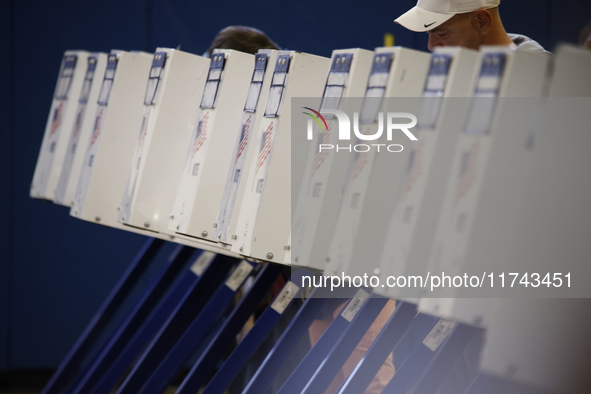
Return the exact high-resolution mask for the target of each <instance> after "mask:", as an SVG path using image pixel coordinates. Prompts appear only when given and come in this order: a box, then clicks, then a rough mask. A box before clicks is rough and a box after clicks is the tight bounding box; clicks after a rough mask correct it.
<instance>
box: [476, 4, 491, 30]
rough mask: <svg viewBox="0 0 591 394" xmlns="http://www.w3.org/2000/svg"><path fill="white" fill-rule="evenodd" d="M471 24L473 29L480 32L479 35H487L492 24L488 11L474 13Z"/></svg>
mask: <svg viewBox="0 0 591 394" xmlns="http://www.w3.org/2000/svg"><path fill="white" fill-rule="evenodd" d="M472 23H473V25H474V27H475V28H476V29H477V30H478V31H479V32H480V34H482V35H485V34H486V33H488V31H489V30H490V27H491V23H492V15H491V13H490V11H489V10H478V11H475V12H474V14H473V19H472Z"/></svg>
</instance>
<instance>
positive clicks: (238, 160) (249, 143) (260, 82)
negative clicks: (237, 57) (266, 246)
mask: <svg viewBox="0 0 591 394" xmlns="http://www.w3.org/2000/svg"><path fill="white" fill-rule="evenodd" d="M277 53H278V51H276V50H272V49H261V50H259V52H258V53H257V54H256V55H255V65H254V71H253V73H252V79H251V81H250V86H249V88H248V95H247V96H246V103H245V104H244V110H243V114H242V120H241V121H240V123H239V125H237V126H238V127H237V128H236V136H235V141H236V142H235V143H234V151H233V153H232V157H231V162H230V168H229V170H228V174H227V175H226V183H225V185H224V192H223V194H222V199H221V202H220V206H219V210H218V214H217V219H216V221H215V223H214V226H213V227H214V228H215V234H209V233H208V234H207V236H205V237H204V238H206V239H210V240H215V241H218V242H220V243H222V244H226V245H231V244H232V243H233V241H234V240H233V237H232V236H233V235H234V234H235V233H236V223H237V222H238V214H237V213H236V214H235V212H237V211H238V210H239V208H240V204H241V202H242V198H243V196H244V190H245V189H246V181H243V180H244V179H245V177H246V173H247V163H250V161H251V160H252V157H253V156H255V155H256V154H257V153H258V152H257V150H256V149H255V148H252V147H253V146H255V145H256V144H254V143H253V141H254V137H255V133H256V131H257V130H258V129H259V128H260V124H261V121H262V119H263V112H264V110H265V105H266V103H267V96H268V95H269V86H270V85H271V78H272V76H273V65H274V64H275V61H276V60H277ZM205 224H207V222H205Z"/></svg>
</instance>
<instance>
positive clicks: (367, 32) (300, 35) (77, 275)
mask: <svg viewBox="0 0 591 394" xmlns="http://www.w3.org/2000/svg"><path fill="white" fill-rule="evenodd" d="M414 4H415V1H414V0H390V1H369V2H365V1H352V0H340V1H335V0H326V1H311V0H302V1H290V0H275V1H272V2H271V1H268V2H265V1H260V0H254V1H249V2H238V1H211V2H204V1H165V0H129V1H115V0H103V1H73V0H59V1H56V0H54V1H40V0H33V1H31V0H18V1H17V0H0V53H1V56H0V120H1V122H2V123H1V126H0V130H1V133H2V141H1V142H0V184H1V185H2V187H0V191H1V192H0V371H6V370H10V369H23V368H55V367H56V366H57V365H58V363H59V362H60V360H61V359H62V358H63V357H64V355H65V354H66V352H67V351H68V349H69V348H70V347H71V346H72V344H73V343H74V341H75V340H76V338H77V336H78V335H79V334H80V332H81V331H82V329H83V328H84V327H85V325H86V324H87V323H88V321H89V320H90V318H91V317H92V315H93V314H94V312H95V311H96V309H97V308H98V306H99V305H100V303H101V301H102V300H103V299H104V298H105V296H106V295H107V293H108V291H109V289H110V288H111V287H112V286H113V285H114V284H115V282H116V280H117V278H118V277H119V276H120V275H121V274H122V272H123V271H124V269H125V268H126V267H127V265H128V264H129V262H130V261H131V259H132V258H133V256H134V254H135V253H136V251H137V250H138V249H139V248H140V246H141V245H142V243H143V242H144V238H143V237H142V236H139V235H134V234H131V233H126V232H122V231H119V230H115V229H110V228H106V227H102V226H97V225H95V224H91V223H86V222H83V221H80V220H77V219H73V218H71V217H70V216H69V215H68V210H67V209H66V208H64V207H60V206H55V205H52V204H49V203H44V202H41V201H37V200H32V199H30V198H29V196H28V194H29V186H30V182H31V179H32V176H33V171H34V168H35V162H36V159H37V155H38V151H39V147H40V145H41V139H42V137H43V131H44V127H45V122H46V119H47V114H48V111H49V106H50V103H51V97H52V94H53V89H54V85H55V81H56V77H57V72H58V69H59V65H60V60H61V56H62V54H63V52H64V51H65V50H66V49H86V50H91V51H105V52H106V51H109V50H110V49H112V48H117V49H125V50H144V51H148V52H152V51H154V49H155V48H156V47H158V46H164V47H177V46H179V45H180V46H181V49H182V50H185V51H187V52H192V53H196V54H201V53H203V52H204V51H205V50H206V49H207V47H208V46H209V43H210V41H211V39H212V37H213V36H214V35H215V33H216V32H217V31H218V30H220V29H221V28H223V27H225V26H227V25H232V24H243V25H250V26H255V27H258V28H259V29H262V30H264V31H265V32H266V33H267V34H268V35H269V36H270V37H271V38H272V39H273V40H275V41H276V42H277V43H278V44H280V45H281V46H282V47H284V48H288V49H296V50H300V51H304V52H309V53H313V54H317V55H323V56H330V54H331V51H332V50H333V49H339V48H352V47H361V48H367V49H373V48H374V47H377V46H381V45H382V44H383V36H384V34H385V33H393V34H394V35H395V38H396V44H397V45H403V46H407V47H413V48H417V49H423V50H426V42H427V36H426V34H415V33H411V32H408V31H406V30H405V29H403V28H401V27H400V26H397V25H395V24H394V23H392V20H393V19H394V18H395V17H397V16H398V15H400V14H401V13H403V12H404V11H406V10H407V9H409V8H410V7H412V6H413V5H414ZM532 5H535V7H532ZM501 14H502V17H503V21H504V23H505V27H506V28H507V30H508V31H509V32H515V33H522V34H525V35H529V36H531V37H532V38H535V39H537V40H538V41H539V42H540V43H542V45H544V46H545V47H546V48H548V49H552V48H553V47H554V45H555V44H556V43H557V42H559V41H570V42H576V40H577V38H578V33H579V31H580V29H581V28H582V27H583V26H584V25H585V23H587V22H588V20H589V19H591V2H589V1H588V0H540V1H537V2H535V3H534V2H531V1H527V2H526V1H523V0H521V1H520V0H503V4H502V5H501Z"/></svg>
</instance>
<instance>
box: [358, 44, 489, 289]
mask: <svg viewBox="0 0 591 394" xmlns="http://www.w3.org/2000/svg"><path fill="white" fill-rule="evenodd" d="M479 59H480V56H479V54H478V52H475V51H472V50H468V49H463V48H458V47H438V48H436V49H435V51H434V52H433V55H432V56H431V62H430V67H429V72H428V75H427V79H426V82H425V85H424V89H423V92H422V99H421V101H420V104H419V109H418V124H417V126H416V127H415V135H416V137H417V139H418V141H417V142H416V144H415V145H414V146H413V147H412V150H411V152H409V157H408V164H407V165H406V168H405V172H404V174H403V175H402V178H401V180H400V186H399V187H398V188H397V190H394V193H397V195H395V196H393V197H392V196H390V198H391V200H390V201H391V203H390V204H389V207H388V208H386V211H385V212H383V213H384V214H385V215H386V217H383V218H381V217H377V218H374V217H368V218H367V219H369V220H365V221H364V222H363V224H364V226H365V229H364V231H368V232H372V233H373V232H375V233H376V236H374V238H377V239H376V240H375V241H376V242H374V243H371V242H363V243H360V244H358V245H356V248H355V251H354V253H353V261H357V260H359V259H367V260H369V261H377V262H378V263H379V268H378V269H377V271H376V272H373V273H374V274H376V275H378V276H379V277H380V278H381V279H382V280H385V278H386V277H387V276H389V275H401V274H404V273H408V272H412V270H411V269H409V267H410V268H412V269H416V270H420V269H421V268H424V267H425V266H426V262H427V261H428V257H429V256H428V248H425V245H428V244H429V242H430V240H431V241H432V239H433V236H434V233H435V224H436V223H435V220H433V218H434V217H436V216H437V214H438V213H439V210H440V208H441V205H442V201H441V194H442V193H443V191H444V189H445V181H446V179H447V177H448V176H449V171H450V167H451V162H452V158H453V155H452V154H451V153H452V152H453V150H454V149H455V146H456V144H457V141H458V139H459V136H460V129H461V126H462V122H463V117H464V116H465V114H466V111H467V109H468V105H469V103H468V100H467V99H465V97H469V96H470V95H471V94H472V93H473V91H474V82H475V77H476V73H477V71H478V69H479V65H480V62H479ZM385 205H386V206H388V204H387V203H385ZM372 220H378V221H380V223H381V226H384V225H387V227H385V230H384V231H383V233H384V234H385V237H383V238H380V236H379V234H380V231H379V229H376V228H375V227H374V226H373V225H372V223H371V221H372ZM384 220H387V222H385V221H384ZM380 228H384V227H380ZM364 241H365V239H364ZM397 290H398V289H395V288H389V287H386V288H377V289H376V290H375V291H376V292H377V293H379V294H383V295H395V293H396V291H397Z"/></svg>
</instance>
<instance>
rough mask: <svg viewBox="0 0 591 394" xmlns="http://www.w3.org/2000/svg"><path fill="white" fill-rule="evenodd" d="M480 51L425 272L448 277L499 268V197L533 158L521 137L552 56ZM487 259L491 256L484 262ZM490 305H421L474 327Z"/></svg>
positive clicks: (507, 233)
mask: <svg viewBox="0 0 591 394" xmlns="http://www.w3.org/2000/svg"><path fill="white" fill-rule="evenodd" d="M480 54H481V66H480V70H479V75H478V77H477V78H478V80H477V82H476V84H475V90H474V100H473V102H472V104H471V107H470V109H469V110H468V113H467V116H466V119H465V121H464V125H463V127H462V135H461V136H460V138H459V141H458V144H457V145H456V149H455V153H454V158H453V162H452V166H451V173H450V174H449V176H448V178H447V184H446V190H445V192H444V194H443V199H444V200H443V205H442V208H441V212H440V215H439V219H438V223H437V230H436V235H435V239H434V243H433V246H432V249H431V252H430V253H431V257H430V261H429V266H428V271H430V272H434V273H435V272H436V273H439V272H442V271H443V272H445V273H446V274H447V275H451V276H454V275H460V276H461V275H463V274H464V272H470V271H471V270H474V272H478V273H480V274H482V273H483V272H486V269H487V268H488V270H489V271H490V269H491V267H494V268H498V269H501V270H502V267H501V264H503V263H504V262H505V260H504V259H503V256H502V251H500V250H497V248H496V247H495V245H496V243H497V242H498V239H500V238H501V237H511V230H512V229H511V228H510V227H509V228H505V227H504V226H503V219H504V220H510V218H511V217H512V215H514V211H513V210H511V209H507V207H504V208H502V209H499V202H500V201H505V199H507V200H508V201H518V200H520V198H521V194H522V185H523V181H524V179H525V178H524V177H525V176H527V170H528V168H529V164H530V161H531V150H530V149H528V144H527V140H528V137H529V136H530V134H531V132H532V129H533V127H534V126H535V123H534V121H535V119H536V116H539V114H540V112H539V111H540V107H539V105H540V101H539V100H536V99H535V98H536V97H541V96H543V95H544V94H546V91H547V82H548V81H547V78H548V69H549V68H548V67H549V62H550V60H551V58H550V56H549V55H547V54H544V53H528V52H523V51H518V50H511V49H509V48H507V47H485V48H483V49H481V51H480ZM517 97H518V98H530V100H527V101H526V100H523V99H522V100H521V101H520V102H519V104H521V105H515V104H516V102H515V101H513V100H511V98H517ZM505 196H506V197H505ZM505 223H506V222H505ZM499 226H500V227H499ZM491 232H492V233H491ZM491 234H494V239H495V242H493V241H492V240H493V238H491V236H492V235H491ZM430 246H431V245H426V246H425V247H430ZM486 248H492V249H488V250H487V249H486ZM486 259H493V260H492V261H491V260H489V261H488V262H487V263H486V264H484V265H483V264H482V262H483V261H485V260H486ZM426 271H427V270H426ZM448 290H452V289H448ZM431 296H437V293H434V294H431ZM488 306H489V303H488V302H486V301H485V300H482V299H436V298H426V299H423V300H421V303H420V308H421V310H422V311H424V312H426V313H430V314H434V315H438V316H442V317H446V318H454V319H457V320H459V321H461V322H465V323H468V324H474V323H477V325H481V324H486V322H485V321H484V317H485V315H486V312H485V311H486V309H487V307H488Z"/></svg>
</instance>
